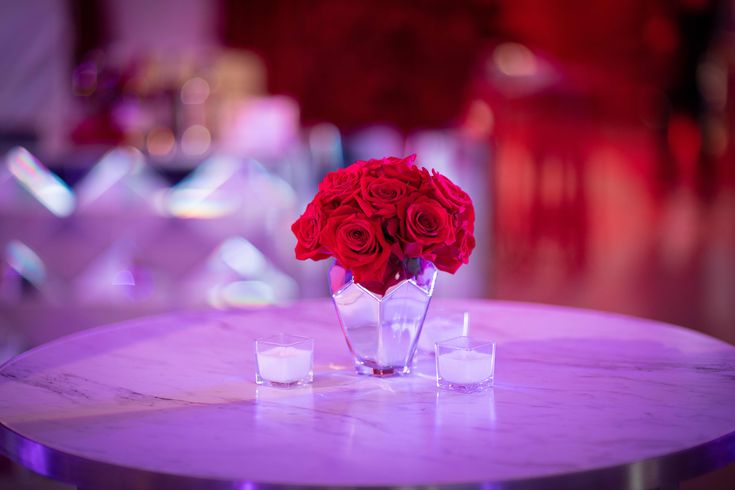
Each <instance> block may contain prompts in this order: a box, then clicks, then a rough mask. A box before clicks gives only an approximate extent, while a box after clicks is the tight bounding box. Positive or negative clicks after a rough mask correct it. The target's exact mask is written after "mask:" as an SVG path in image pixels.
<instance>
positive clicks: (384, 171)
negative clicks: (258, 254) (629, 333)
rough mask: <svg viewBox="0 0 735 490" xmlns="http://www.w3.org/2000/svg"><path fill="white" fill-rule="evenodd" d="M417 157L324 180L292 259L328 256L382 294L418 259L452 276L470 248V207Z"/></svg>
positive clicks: (364, 165)
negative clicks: (420, 163) (421, 164)
mask: <svg viewBox="0 0 735 490" xmlns="http://www.w3.org/2000/svg"><path fill="white" fill-rule="evenodd" d="M415 158H416V156H415V155H411V156H409V157H406V158H395V157H387V158H383V159H380V160H368V161H358V162H355V163H354V164H352V165H350V166H349V167H347V168H345V169H342V170H338V171H336V172H331V173H329V174H328V175H327V176H326V177H325V178H324V181H322V183H321V184H319V192H318V193H317V195H316V197H315V198H314V201H312V203H310V204H309V205H308V206H307V208H306V210H305V211H304V214H303V215H301V217H300V218H299V219H298V220H296V222H295V223H294V224H293V225H292V227H291V229H292V230H293V232H294V234H295V235H296V237H297V239H298V243H297V245H296V257H297V258H299V259H302V260H303V259H313V260H321V259H323V258H326V257H327V256H333V257H335V258H336V260H337V262H338V263H339V264H340V265H342V266H343V267H345V268H346V269H349V270H351V271H352V274H353V279H354V281H355V282H357V283H359V284H361V285H362V286H364V287H366V288H367V289H370V290H371V291H373V292H376V293H379V294H384V293H385V290H386V289H387V288H388V287H389V286H390V285H392V284H395V283H396V282H398V281H400V280H401V279H403V278H405V277H407V274H409V275H410V273H411V271H410V270H408V269H407V268H406V264H408V263H410V262H411V259H417V258H422V259H425V260H430V261H432V262H434V263H435V265H436V266H437V268H438V269H439V270H442V271H446V272H451V273H454V272H455V271H456V270H457V269H458V268H459V267H460V266H461V265H462V264H466V263H467V262H468V261H469V257H470V254H471V253H472V250H473V249H474V247H475V237H474V236H473V233H474V226H475V224H474V223H475V210H474V207H473V206H472V200H471V199H470V197H469V196H468V195H467V193H466V192H464V191H463V190H462V189H460V188H459V187H458V186H457V185H456V184H454V183H453V182H452V181H451V180H449V179H447V178H446V177H444V176H443V175H441V174H440V173H438V172H436V171H433V172H432V173H431V174H430V173H429V172H428V171H427V170H426V169H424V168H419V167H417V166H416V165H414V160H415Z"/></svg>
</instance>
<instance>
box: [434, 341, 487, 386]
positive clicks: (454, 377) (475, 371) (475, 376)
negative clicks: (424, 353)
mask: <svg viewBox="0 0 735 490" xmlns="http://www.w3.org/2000/svg"><path fill="white" fill-rule="evenodd" d="M438 368H439V376H440V377H441V378H442V379H443V380H444V381H446V382H448V383H453V384H460V385H468V384H474V383H482V382H483V381H487V380H488V379H489V378H491V377H492V376H493V356H492V355H491V354H486V353H484V352H477V351H474V350H464V349H459V350H453V351H450V352H446V353H444V354H440V355H439V358H438Z"/></svg>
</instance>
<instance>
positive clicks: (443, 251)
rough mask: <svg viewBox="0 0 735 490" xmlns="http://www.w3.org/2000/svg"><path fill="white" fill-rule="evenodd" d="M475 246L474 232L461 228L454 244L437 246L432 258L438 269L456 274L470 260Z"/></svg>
mask: <svg viewBox="0 0 735 490" xmlns="http://www.w3.org/2000/svg"><path fill="white" fill-rule="evenodd" d="M474 248H475V237H474V236H473V235H472V233H469V232H467V231H465V230H460V231H459V232H458V233H457V240H456V241H455V242H454V243H453V244H452V245H443V246H440V247H437V248H435V249H434V250H432V252H431V256H430V257H425V258H426V259H427V260H431V261H432V262H433V263H434V265H435V266H436V268H437V269H439V270H440V271H444V272H449V273H450V274H454V273H455V272H457V269H459V267H460V266H461V265H462V264H466V263H468V262H469V259H470V254H471V253H472V250H473V249H474Z"/></svg>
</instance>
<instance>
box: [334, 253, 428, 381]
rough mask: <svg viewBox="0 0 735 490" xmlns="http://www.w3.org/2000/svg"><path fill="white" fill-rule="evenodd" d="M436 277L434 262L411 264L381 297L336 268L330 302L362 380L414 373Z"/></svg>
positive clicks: (342, 270)
mask: <svg viewBox="0 0 735 490" xmlns="http://www.w3.org/2000/svg"><path fill="white" fill-rule="evenodd" d="M436 274H437V270H436V267H435V266H434V264H432V263H431V262H429V261H426V260H422V259H411V261H410V262H409V263H408V264H405V265H404V267H403V269H402V271H401V272H399V276H400V277H401V280H399V281H398V282H397V283H396V284H394V285H392V286H390V287H389V288H388V289H387V290H386V291H385V294H382V295H381V294H376V293H375V292H373V291H370V290H369V289H367V288H365V287H364V286H362V285H361V284H359V283H356V282H354V281H353V277H352V273H351V272H350V271H349V270H347V269H345V268H343V267H342V266H340V265H339V264H338V263H336V262H335V263H334V265H332V267H331V268H330V270H329V285H330V290H331V294H332V300H333V302H334V306H335V308H336V309H337V318H338V320H339V323H340V326H341V327H342V332H343V333H344V336H345V339H346V340H347V346H348V347H349V349H350V352H351V353H352V357H353V360H354V363H355V369H356V370H357V372H358V374H367V375H372V376H380V377H385V376H397V375H403V374H408V373H409V372H410V370H411V363H412V361H413V355H414V353H415V351H416V345H417V343H418V339H419V336H420V335H421V327H422V326H423V323H424V318H425V317H426V312H427V310H428V309H429V302H430V301H431V295H432V293H433V291H434V283H435V281H436Z"/></svg>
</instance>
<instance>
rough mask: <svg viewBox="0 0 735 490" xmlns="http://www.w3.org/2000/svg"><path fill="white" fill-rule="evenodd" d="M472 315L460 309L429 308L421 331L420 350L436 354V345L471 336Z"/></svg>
mask: <svg viewBox="0 0 735 490" xmlns="http://www.w3.org/2000/svg"><path fill="white" fill-rule="evenodd" d="M469 328H470V313H469V312H468V311H462V310H458V309H448V308H437V309H432V308H429V312H428V313H427V315H426V319H425V320H424V326H423V328H422V329H421V336H420V337H419V343H418V348H419V351H421V352H425V353H427V354H434V344H436V343H437V342H441V341H442V340H448V339H453V338H455V337H460V336H463V335H465V336H466V335H469Z"/></svg>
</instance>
